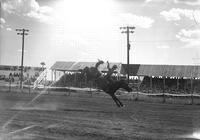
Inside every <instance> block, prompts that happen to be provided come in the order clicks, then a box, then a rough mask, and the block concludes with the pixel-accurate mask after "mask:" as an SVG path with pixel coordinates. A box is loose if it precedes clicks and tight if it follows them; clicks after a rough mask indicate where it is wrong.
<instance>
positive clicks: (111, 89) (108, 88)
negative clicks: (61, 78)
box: [82, 60, 132, 107]
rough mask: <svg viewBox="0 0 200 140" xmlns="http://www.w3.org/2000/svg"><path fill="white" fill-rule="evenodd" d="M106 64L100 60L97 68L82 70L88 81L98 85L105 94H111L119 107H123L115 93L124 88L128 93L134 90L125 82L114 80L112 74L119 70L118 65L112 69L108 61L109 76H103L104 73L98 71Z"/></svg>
mask: <svg viewBox="0 0 200 140" xmlns="http://www.w3.org/2000/svg"><path fill="white" fill-rule="evenodd" d="M103 63H104V62H103V61H101V60H99V61H98V62H97V63H96V65H95V67H86V68H84V69H83V70H82V73H83V74H85V75H86V76H87V78H88V80H92V81H94V82H95V83H96V85H97V87H98V88H99V89H101V90H103V91H104V92H105V93H107V94H109V95H110V96H111V97H112V99H113V100H114V102H115V103H116V105H117V106H118V107H123V106H124V105H123V104H122V102H121V101H120V100H119V99H118V98H117V97H116V95H115V92H116V91H117V90H118V89H120V88H122V89H125V90H126V91H128V92H131V91H132V88H130V87H129V85H128V83H127V82H126V81H125V80H113V79H112V74H113V73H114V71H115V70H116V69H117V66H116V65H113V66H112V68H110V65H109V62H108V61H107V69H108V72H107V75H105V76H103V75H102V73H101V72H100V71H99V70H98V67H99V66H100V65H101V64H103Z"/></svg>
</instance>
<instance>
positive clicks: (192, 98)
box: [190, 78, 194, 104]
mask: <svg viewBox="0 0 200 140" xmlns="http://www.w3.org/2000/svg"><path fill="white" fill-rule="evenodd" d="M190 82H191V104H193V102H194V97H193V78H191V81H190Z"/></svg>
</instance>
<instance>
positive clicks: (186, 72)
mask: <svg viewBox="0 0 200 140" xmlns="http://www.w3.org/2000/svg"><path fill="white" fill-rule="evenodd" d="M137 75H145V76H167V77H200V66H194V65H140V66H139V69H138V72H137Z"/></svg>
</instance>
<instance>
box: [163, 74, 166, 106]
mask: <svg viewBox="0 0 200 140" xmlns="http://www.w3.org/2000/svg"><path fill="white" fill-rule="evenodd" d="M165 102H166V99H165V76H164V78H163V103H165Z"/></svg>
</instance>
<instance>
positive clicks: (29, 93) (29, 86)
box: [28, 81, 31, 94]
mask: <svg viewBox="0 0 200 140" xmlns="http://www.w3.org/2000/svg"><path fill="white" fill-rule="evenodd" d="M28 91H29V94H31V81H29V90H28Z"/></svg>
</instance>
